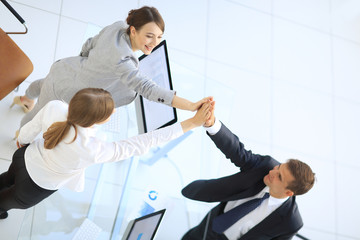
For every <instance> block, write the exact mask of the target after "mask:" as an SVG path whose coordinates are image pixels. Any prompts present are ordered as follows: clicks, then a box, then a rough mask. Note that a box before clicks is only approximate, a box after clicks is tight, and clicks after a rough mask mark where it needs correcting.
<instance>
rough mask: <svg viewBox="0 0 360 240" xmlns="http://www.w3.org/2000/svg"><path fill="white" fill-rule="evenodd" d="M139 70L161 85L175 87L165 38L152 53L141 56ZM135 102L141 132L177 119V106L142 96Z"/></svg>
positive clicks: (168, 87)
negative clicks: (173, 106) (170, 105)
mask: <svg viewBox="0 0 360 240" xmlns="http://www.w3.org/2000/svg"><path fill="white" fill-rule="evenodd" d="M139 71H140V72H141V73H142V74H144V75H146V76H147V77H149V78H151V79H152V80H153V81H154V82H155V83H156V84H157V85H159V86H160V87H163V88H165V89H169V90H172V89H173V87H172V81H171V74H170V65H169V59H168V53H167V48H166V41H165V40H163V41H162V42H161V43H160V44H159V45H157V46H156V47H155V48H154V50H153V51H152V52H151V54H150V55H142V56H141V57H139ZM135 104H136V115H137V120H138V129H139V133H140V134H141V133H146V132H149V131H152V130H155V129H158V128H161V127H165V126H168V125H171V124H173V123H175V122H176V121H177V115H176V110H175V108H172V107H169V106H166V105H164V104H161V103H158V102H152V101H149V100H147V99H145V98H143V97H142V96H140V97H139V100H137V101H136V102H135Z"/></svg>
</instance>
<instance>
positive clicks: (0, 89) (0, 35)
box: [0, 28, 34, 100]
mask: <svg viewBox="0 0 360 240" xmlns="http://www.w3.org/2000/svg"><path fill="white" fill-rule="evenodd" d="M33 69H34V66H33V64H32V62H31V60H30V59H29V58H28V56H26V54H25V53H24V52H23V51H22V50H21V49H20V48H19V47H18V45H17V44H16V43H15V42H14V41H13V40H12V39H11V38H10V37H9V36H8V35H7V34H6V33H5V32H4V31H3V30H2V29H1V28H0V100H1V99H3V98H4V97H5V96H6V95H8V94H9V93H10V92H11V91H12V90H14V89H15V88H16V87H17V86H19V85H20V84H21V83H22V82H23V81H24V80H25V79H26V78H27V77H28V76H29V75H30V74H31V73H32V71H33Z"/></svg>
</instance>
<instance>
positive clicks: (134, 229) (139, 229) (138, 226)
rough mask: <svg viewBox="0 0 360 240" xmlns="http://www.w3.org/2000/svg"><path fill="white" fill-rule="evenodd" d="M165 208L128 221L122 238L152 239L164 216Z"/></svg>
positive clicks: (124, 239) (126, 239)
mask: <svg viewBox="0 0 360 240" xmlns="http://www.w3.org/2000/svg"><path fill="white" fill-rule="evenodd" d="M164 213H165V209H163V210H160V211H157V212H154V213H150V214H148V215H145V216H143V217H140V218H136V219H134V220H132V221H130V222H129V224H128V226H127V228H126V230H125V233H124V235H123V237H122V240H152V239H154V237H155V233H156V231H157V229H158V227H159V225H160V222H161V220H162V218H163V216H164Z"/></svg>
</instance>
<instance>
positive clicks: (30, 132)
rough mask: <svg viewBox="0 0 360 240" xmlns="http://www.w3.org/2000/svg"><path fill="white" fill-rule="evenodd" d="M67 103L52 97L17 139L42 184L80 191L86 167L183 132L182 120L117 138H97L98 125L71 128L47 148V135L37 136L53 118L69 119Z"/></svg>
mask: <svg viewBox="0 0 360 240" xmlns="http://www.w3.org/2000/svg"><path fill="white" fill-rule="evenodd" d="M67 111H68V105H67V104H66V103H64V102H61V101H59V100H55V101H51V102H49V103H48V104H46V105H45V107H44V108H42V109H41V110H40V111H39V112H38V113H37V115H36V116H35V117H34V118H33V119H32V120H31V121H30V122H28V123H27V124H26V125H24V126H23V127H22V128H21V129H20V133H19V137H18V141H19V143H20V144H28V143H30V145H29V147H28V148H27V149H26V151H25V165H26V169H27V171H28V173H29V175H30V177H31V179H32V180H33V181H34V182H35V183H36V184H37V185H39V186H40V187H42V188H45V189H49V190H56V189H59V188H62V187H67V188H69V189H71V190H74V191H77V192H80V191H83V189H84V181H85V168H86V167H89V166H91V165H93V164H96V163H104V162H116V161H120V160H124V159H127V158H129V157H131V156H136V155H142V154H144V153H146V152H147V151H148V150H149V149H150V148H151V147H154V146H157V145H160V144H163V143H165V142H168V141H170V140H173V139H175V138H177V137H179V136H181V135H182V134H183V130H182V127H181V125H180V123H175V124H173V125H171V126H169V127H166V128H162V129H159V130H156V131H153V132H149V133H146V134H142V135H138V136H134V137H131V138H129V139H125V140H121V141H118V142H106V141H103V140H100V139H98V138H96V136H95V133H96V128H95V127H91V128H83V127H79V126H77V130H78V131H77V138H76V140H75V141H74V142H72V140H73V138H74V136H75V129H74V128H73V127H71V128H70V131H69V133H68V134H67V135H66V137H65V138H64V139H63V140H62V141H61V142H60V143H59V144H58V145H57V146H56V147H55V148H53V149H45V148H44V139H43V138H42V137H40V138H37V136H38V135H39V134H40V133H41V132H42V133H44V132H46V130H47V129H48V128H49V127H50V126H51V124H53V123H54V122H59V121H66V117H67Z"/></svg>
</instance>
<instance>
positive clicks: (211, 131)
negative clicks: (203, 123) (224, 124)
mask: <svg viewBox="0 0 360 240" xmlns="http://www.w3.org/2000/svg"><path fill="white" fill-rule="evenodd" d="M204 128H205V130H206V131H207V132H208V133H209V134H210V135H215V134H216V133H217V132H219V131H220V128H221V122H220V121H219V120H218V119H215V122H214V125H212V126H211V127H204Z"/></svg>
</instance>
